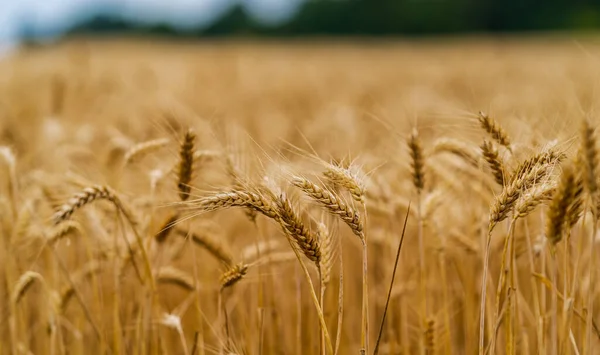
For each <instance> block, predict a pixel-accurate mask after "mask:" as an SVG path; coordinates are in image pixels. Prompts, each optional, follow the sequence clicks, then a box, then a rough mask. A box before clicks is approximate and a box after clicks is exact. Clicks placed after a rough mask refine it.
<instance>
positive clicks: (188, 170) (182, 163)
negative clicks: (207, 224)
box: [177, 129, 196, 201]
mask: <svg viewBox="0 0 600 355" xmlns="http://www.w3.org/2000/svg"><path fill="white" fill-rule="evenodd" d="M195 140H196V134H195V133H194V131H192V130H191V129H189V130H188V131H187V132H185V135H184V136H183V142H181V147H180V148H179V169H178V171H177V175H178V178H179V179H178V182H177V188H178V189H179V198H181V201H185V200H187V199H188V198H189V196H190V191H191V187H190V182H191V181H192V173H193V171H194V141H195Z"/></svg>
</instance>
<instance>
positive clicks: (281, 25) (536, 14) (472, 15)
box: [0, 0, 600, 49]
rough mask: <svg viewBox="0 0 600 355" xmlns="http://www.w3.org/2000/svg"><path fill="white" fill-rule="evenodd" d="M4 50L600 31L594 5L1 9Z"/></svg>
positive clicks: (47, 2)
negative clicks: (70, 43) (67, 41)
mask: <svg viewBox="0 0 600 355" xmlns="http://www.w3.org/2000/svg"><path fill="white" fill-rule="evenodd" d="M0 23H1V24H2V26H0V46H1V47H2V48H3V49H8V48H14V47H15V46H16V45H18V44H19V43H36V42H44V41H52V40H56V39H60V38H64V37H65V36H67V37H68V36H74V35H84V34H85V35H90V34H93V35H106V34H129V35H154V36H168V37H182V38H202V37H215V36H246V37H259V36H272V37H273V36H275V37H292V36H303V37H306V36H330V37H331V36H398V35H401V36H421V35H442V34H462V33H507V32H515V31H518V32H523V31H553V30H560V31H563V32H564V31H572V30H575V31H582V30H584V31H585V30H593V29H597V28H599V27H600V2H599V1H592V0H546V1H544V2H543V4H542V3H540V2H539V1H536V0H503V1H499V0H168V1H164V0H20V1H10V0H1V1H0Z"/></svg>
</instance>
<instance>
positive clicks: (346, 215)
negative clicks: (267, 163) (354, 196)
mask: <svg viewBox="0 0 600 355" xmlns="http://www.w3.org/2000/svg"><path fill="white" fill-rule="evenodd" d="M292 184H293V185H294V186H296V187H298V188H299V189H300V190H302V191H303V192H304V193H305V194H306V195H307V196H309V197H310V198H312V200H313V201H315V202H317V203H318V204H320V205H321V206H323V207H324V208H325V209H326V210H327V211H328V212H329V213H331V214H333V215H336V216H338V217H340V218H341V219H342V221H344V222H345V223H346V224H347V225H348V226H349V227H350V229H351V230H352V232H354V234H356V236H358V237H359V238H360V240H361V242H363V243H364V242H365V240H364V239H365V235H364V231H363V224H362V221H361V219H360V215H359V214H358V212H357V211H356V210H354V209H353V208H352V207H350V206H348V205H347V204H346V203H344V202H343V201H342V199H341V198H340V197H338V196H337V195H335V194H334V193H333V192H331V191H329V190H326V189H324V188H322V187H320V186H318V185H316V184H315V183H313V182H311V181H309V180H307V179H305V178H303V177H297V176H296V177H294V178H293V179H292Z"/></svg>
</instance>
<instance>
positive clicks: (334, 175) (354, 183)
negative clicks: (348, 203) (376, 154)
mask: <svg viewBox="0 0 600 355" xmlns="http://www.w3.org/2000/svg"><path fill="white" fill-rule="evenodd" d="M323 175H324V176H325V177H326V178H327V179H328V180H329V181H330V182H331V183H332V184H334V185H336V186H340V187H343V188H345V189H346V190H348V192H350V195H351V196H352V198H353V199H354V200H355V201H357V202H360V203H363V202H364V198H365V187H364V184H363V183H362V179H360V178H359V177H358V176H357V175H356V174H355V173H353V172H351V171H350V170H349V169H345V168H341V167H338V166H335V165H331V164H329V165H328V166H327V168H326V169H325V171H324V172H323Z"/></svg>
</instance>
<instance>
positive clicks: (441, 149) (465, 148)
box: [427, 138, 479, 165]
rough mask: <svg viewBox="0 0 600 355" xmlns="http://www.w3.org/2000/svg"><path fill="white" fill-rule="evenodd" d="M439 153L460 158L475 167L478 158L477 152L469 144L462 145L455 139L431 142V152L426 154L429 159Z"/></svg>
mask: <svg viewBox="0 0 600 355" xmlns="http://www.w3.org/2000/svg"><path fill="white" fill-rule="evenodd" d="M441 153H449V154H453V155H456V156H457V157H460V158H462V159H463V160H464V161H465V162H467V163H469V164H470V165H477V161H478V160H479V156H478V154H477V150H476V149H474V147H472V146H471V145H469V144H466V143H463V142H462V141H459V140H457V139H451V138H440V139H437V140H436V141H435V142H433V146H432V148H431V151H430V152H429V153H428V154H427V156H429V157H433V156H435V155H438V154H441Z"/></svg>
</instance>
